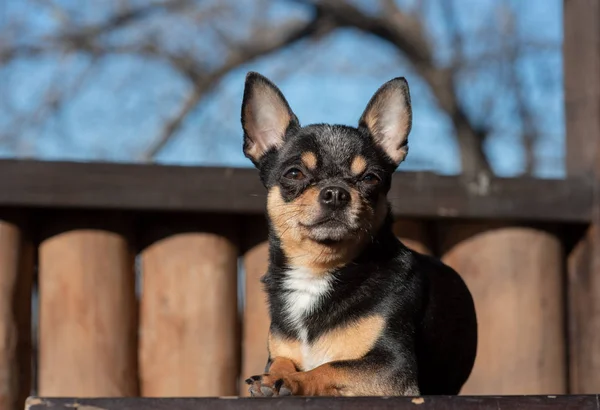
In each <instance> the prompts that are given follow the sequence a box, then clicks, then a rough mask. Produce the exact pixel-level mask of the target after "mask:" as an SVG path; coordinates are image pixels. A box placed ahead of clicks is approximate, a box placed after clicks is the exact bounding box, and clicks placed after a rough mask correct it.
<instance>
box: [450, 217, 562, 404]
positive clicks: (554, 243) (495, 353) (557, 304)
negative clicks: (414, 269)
mask: <svg viewBox="0 0 600 410" xmlns="http://www.w3.org/2000/svg"><path fill="white" fill-rule="evenodd" d="M441 245H442V250H443V255H444V256H443V261H444V262H445V263H447V264H448V265H450V266H452V267H453V268H454V269H456V270H457V271H458V272H459V273H460V274H461V276H462V277H463V279H464V280H465V282H466V283H467V286H468V287H469V289H470V291H471V293H472V295H473V298H474V301H475V309H476V311H477V320H478V326H479V341H478V349H477V358H476V361H475V367H474V369H473V372H472V373H471V377H470V378H469V380H468V381H467V383H466V384H465V386H464V388H463V390H462V392H461V393H462V394H467V395H468V394H477V395H480V394H481V395H486V394H503V395H508V394H511V395H512V394H564V393H565V392H566V391H567V390H566V389H567V386H566V384H567V380H566V357H565V356H566V347H565V340H564V335H565V325H564V318H563V310H564V305H563V303H564V298H563V288H562V283H563V252H562V247H561V243H560V241H559V240H558V239H557V238H556V237H555V236H554V235H552V234H550V233H547V232H544V231H540V230H536V229H531V228H522V227H514V226H501V225H496V226H491V225H486V224H478V223H462V224H459V223H456V224H454V223H453V224H450V225H447V226H445V227H444V228H443V229H442V230H441Z"/></svg>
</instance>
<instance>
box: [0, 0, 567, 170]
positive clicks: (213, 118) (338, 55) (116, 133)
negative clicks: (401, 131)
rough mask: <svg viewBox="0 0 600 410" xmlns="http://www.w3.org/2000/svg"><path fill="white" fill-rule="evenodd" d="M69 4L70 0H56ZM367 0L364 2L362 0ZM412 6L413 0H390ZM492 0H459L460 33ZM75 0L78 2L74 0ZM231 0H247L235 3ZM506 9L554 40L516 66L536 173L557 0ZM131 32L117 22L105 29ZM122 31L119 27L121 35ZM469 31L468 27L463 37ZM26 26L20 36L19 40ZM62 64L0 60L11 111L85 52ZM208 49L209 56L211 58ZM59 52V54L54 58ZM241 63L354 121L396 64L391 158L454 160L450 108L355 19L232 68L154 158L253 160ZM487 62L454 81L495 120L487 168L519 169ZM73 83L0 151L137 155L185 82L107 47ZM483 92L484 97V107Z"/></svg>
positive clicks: (278, 10) (554, 60)
mask: <svg viewBox="0 0 600 410" xmlns="http://www.w3.org/2000/svg"><path fill="white" fill-rule="evenodd" d="M63 3H64V4H66V5H71V6H72V5H73V4H74V3H73V0H64V1H63ZM363 3H364V4H366V5H370V4H373V3H368V2H366V3H365V2H363ZM399 3H401V5H402V6H403V7H408V8H410V7H411V3H414V2H413V1H410V0H406V1H401V2H399ZM429 3H430V4H431V5H432V6H431V7H429V8H427V9H426V10H425V17H426V27H427V29H428V31H429V32H430V35H431V41H432V43H433V44H435V45H436V52H437V54H436V57H437V59H438V60H439V61H440V62H441V63H444V62H445V61H446V60H447V59H448V50H449V48H450V47H451V46H452V45H451V44H449V42H448V39H447V37H446V34H445V30H444V28H443V24H442V21H443V16H442V15H441V14H440V13H441V10H440V8H439V7H436V5H435V4H436V2H433V1H432V2H429ZM499 3H500V2H498V1H496V0H461V1H459V2H458V3H457V4H460V6H461V7H460V9H459V10H460V12H459V13H458V17H459V21H460V26H461V27H462V29H463V30H464V31H465V32H467V33H478V32H482V31H484V29H485V28H486V26H488V25H490V24H492V23H493V22H494V19H496V18H497V14H498V9H497V7H498V4H499ZM25 4H26V2H24V1H23V0H8V3H7V6H6V8H5V10H4V13H3V14H4V19H3V20H4V22H5V23H6V22H7V21H8V19H9V18H10V16H11V15H14V14H15V13H17V12H18V13H19V14H20V15H21V16H23V15H24V16H25V17H26V19H28V21H29V25H28V26H27V27H28V30H29V35H30V36H32V37H33V36H35V35H37V34H40V33H45V32H52V30H53V29H54V25H55V23H53V20H52V18H51V17H50V16H49V15H47V14H44V13H43V10H40V9H39V7H38V6H36V7H33V6H32V5H31V4H33V3H28V4H29V5H28V6H27V5H25ZM79 4H80V3H79ZM97 4H98V3H96V6H95V7H91V6H90V7H89V8H86V7H82V8H80V9H76V11H74V13H78V14H77V15H78V16H79V17H80V18H81V19H85V20H86V21H93V20H97V21H101V20H102V18H103V16H102V13H101V12H98V10H100V11H102V9H101V8H99V7H98V6H97ZM240 4H250V3H249V2H248V3H240ZM280 4H281V6H278V7H273V8H272V9H270V11H269V13H268V18H269V20H270V21H277V20H282V19H285V18H289V17H290V16H300V17H301V16H303V15H305V14H306V10H304V9H303V8H302V7H299V6H289V5H288V4H287V3H285V2H282V3H280ZM507 4H509V6H510V7H512V8H513V10H515V12H516V16H517V21H516V25H517V28H516V30H517V31H518V33H519V35H520V36H522V37H524V38H527V39H528V41H532V42H540V43H552V44H555V45H557V47H555V48H554V49H552V50H549V51H544V52H536V53H535V54H534V53H532V54H531V55H528V54H525V55H524V56H523V57H522V58H521V59H520V60H519V62H518V71H519V74H520V76H521V77H522V78H523V81H524V83H525V85H526V96H527V99H528V101H529V102H530V103H531V104H533V105H534V106H535V107H536V119H537V124H538V125H539V127H540V129H541V130H542V134H543V138H541V139H540V140H539V142H538V143H537V145H536V155H537V156H538V158H539V161H538V167H537V168H536V175H537V176H540V177H562V176H564V165H563V163H562V162H563V158H564V112H563V107H562V98H563V96H562V57H561V53H560V44H561V42H562V1H561V0H528V1H521V0H514V1H508V2H507ZM161 24H167V25H168V26H169V30H167V31H165V33H168V35H167V34H165V39H164V41H171V42H173V44H176V43H175V41H176V40H178V39H181V38H182V37H184V36H190V33H189V32H186V29H185V27H184V26H181V27H178V26H177V25H173V24H172V22H166V23H165V22H162V23H161ZM135 35H140V34H139V33H137V34H136V32H135V31H131V32H127V31H125V32H122V33H119V34H118V35H117V36H115V37H114V38H112V39H111V40H110V41H121V40H122V39H123V38H131V37H132V36H135ZM119 36H121V37H119ZM471 37H472V38H471ZM471 37H470V38H469V39H467V40H466V41H465V54H466V55H467V57H474V56H477V55H479V54H481V53H484V52H485V51H486V50H487V49H488V48H491V49H493V46H494V41H495V39H494V38H493V37H492V38H486V39H483V38H477V36H471ZM26 40H27V39H26V38H24V39H23V40H22V41H26ZM190 41H191V42H193V45H194V47H196V48H197V49H198V50H199V51H198V52H199V53H209V54H207V55H209V56H210V58H207V61H208V63H209V64H210V63H211V61H213V62H214V61H218V60H219V58H220V56H221V54H220V50H219V49H218V47H213V46H212V45H213V44H214V41H215V39H214V38H211V37H209V36H208V35H207V34H206V32H205V33H204V34H203V33H202V32H200V33H199V34H198V35H196V37H194V38H192V39H191V40H190ZM66 58H67V59H68V60H67V62H68V64H66V67H67V68H62V69H60V70H57V67H59V66H58V64H57V62H56V59H47V60H35V61H32V60H29V61H20V62H17V63H13V64H11V65H10V66H9V67H7V68H5V69H3V70H1V71H0V90H2V93H4V94H5V95H4V96H3V97H2V98H5V99H7V100H10V105H11V106H14V107H16V109H17V112H27V111H28V110H30V109H31V107H33V106H35V104H36V103H37V101H39V98H40V95H42V94H43V92H44V90H46V89H47V87H48V86H49V85H51V84H53V83H59V84H67V85H68V84H69V83H70V82H72V81H74V78H77V75H78V73H80V72H82V71H83V70H85V69H86V67H87V66H88V64H89V58H87V57H86V56H81V55H71V56H69V57H66ZM211 59H212V60H211ZM63 64H64V60H63ZM248 70H255V71H259V72H261V73H263V74H265V75H267V76H269V77H271V78H272V79H273V80H274V81H275V82H276V83H277V84H278V85H279V86H280V87H281V89H282V91H283V92H284V94H285V95H286V97H287V99H288V101H289V102H290V105H291V106H292V108H293V110H294V111H295V112H296V114H297V115H298V117H299V118H300V121H301V122H302V123H303V124H309V123H315V122H332V123H342V124H349V125H354V124H356V122H357V120H358V118H359V116H360V114H361V112H362V110H363V109H364V107H365V105H366V103H367V101H368V100H369V98H370V97H371V95H372V93H373V92H374V91H375V90H376V89H377V88H378V87H379V86H380V85H381V84H382V83H383V82H385V81H387V80H389V79H391V78H393V77H396V76H405V77H407V78H408V80H409V83H410V86H411V94H412V99H413V109H414V127H413V131H412V133H411V136H410V154H409V156H408V159H407V161H406V162H405V163H404V164H403V165H402V166H401V169H405V170H433V171H435V172H439V173H443V174H456V173H458V172H459V171H460V163H459V155H458V148H457V144H456V141H455V138H454V134H453V129H452V126H451V124H450V122H449V119H448V118H447V117H446V116H445V115H444V114H443V113H442V112H441V111H440V110H439V108H438V107H437V106H436V104H435V100H434V98H433V97H432V95H431V94H430V91H429V89H428V87H427V86H426V85H425V84H424V83H423V81H422V80H421V79H420V77H419V75H418V73H415V72H413V71H412V70H411V69H410V66H409V65H408V64H407V62H406V61H405V60H404V58H403V57H402V55H399V54H398V52H397V51H396V50H395V49H393V48H392V47H391V46H389V45H388V44H385V43H383V42H381V41H379V40H378V39H375V38H373V37H371V36H367V35H365V34H363V33H360V32H357V31H354V30H349V29H345V30H338V31H336V32H335V33H334V34H333V35H331V36H329V37H327V38H325V39H323V40H321V41H320V42H318V43H315V44H312V43H306V42H305V43H300V44H297V45H295V46H293V47H291V48H289V49H286V50H283V51H281V52H279V53H276V54H274V55H272V56H269V57H267V58H264V59H261V60H259V61H256V62H253V63H252V64H248V65H246V66H243V67H240V68H239V69H237V70H235V71H233V72H231V73H230V74H229V75H228V76H226V77H225V78H224V79H223V81H222V82H221V83H220V84H219V86H218V87H217V88H216V89H215V90H214V92H213V93H211V95H210V96H208V98H205V100H204V101H203V102H202V103H201V104H200V105H199V106H198V107H197V108H196V109H195V110H194V112H193V113H192V115H190V116H189V118H188V119H187V121H186V122H185V124H184V126H183V128H182V130H181V131H180V132H179V133H178V134H177V136H176V138H174V139H173V141H172V143H170V144H169V145H168V146H167V147H166V148H165V149H164V150H163V151H162V152H161V153H160V155H159V156H158V158H157V161H158V162H160V163H168V164H185V165H225V166H235V167H246V166H251V164H250V163H249V161H248V160H246V159H245V158H244V157H243V154H242V151H241V127H240V123H239V111H240V106H239V105H240V101H241V95H242V91H243V81H244V76H245V73H246V72H247V71H248ZM497 73H498V69H497V68H494V67H492V68H490V69H486V68H485V67H484V69H478V70H476V72H473V73H470V74H469V75H468V76H466V77H465V79H464V81H462V82H461V85H460V87H459V90H460V92H461V93H462V94H463V95H464V96H465V98H466V101H467V106H468V107H471V109H472V111H473V112H475V113H477V115H478V116H481V119H482V121H492V123H493V124H494V131H493V132H492V134H491V135H490V137H489V139H488V141H487V143H486V146H485V149H486V152H487V153H488V154H489V155H490V158H491V160H492V165H493V167H494V170H495V172H496V173H497V174H499V175H502V176H512V175H517V174H519V173H520V172H521V171H522V169H523V166H524V153H523V150H522V147H521V144H520V140H519V136H520V130H521V128H520V124H518V123H517V122H516V121H515V119H514V115H513V114H512V112H513V111H512V106H511V104H512V102H511V98H510V96H507V95H506V93H505V90H504V89H503V88H502V86H501V84H498V82H497V81H496V75H497ZM88 78H89V79H88V80H87V81H86V85H85V86H84V87H82V89H81V91H80V92H78V93H77V94H76V95H75V96H74V97H73V98H72V99H71V100H70V103H69V104H67V105H66V106H65V107H64V109H63V110H61V111H60V112H59V113H58V115H56V116H55V117H53V118H52V119H51V120H49V121H47V122H46V123H44V124H43V126H39V127H29V128H28V129H26V130H24V131H23V132H22V134H21V135H20V136H19V144H18V147H17V149H16V150H15V149H10V150H8V149H6V148H4V149H2V148H1V146H0V155H3V156H9V157H14V156H18V157H33V158H42V159H48V160H58V159H61V160H62V159H68V160H77V161H90V160H93V161H120V162H135V161H136V160H137V157H138V155H139V153H140V152H141V151H142V150H143V149H144V147H147V146H148V144H149V143H150V142H151V141H152V140H153V138H155V137H156V135H157V133H158V129H159V126H160V124H161V122H162V121H164V120H165V119H166V118H168V116H169V115H171V114H172V113H173V112H174V111H175V110H176V108H177V107H178V105H179V104H180V103H181V100H182V98H184V96H185V94H186V92H187V91H188V85H187V83H186V81H185V80H184V79H182V78H181V77H180V76H179V75H178V74H177V73H175V72H173V70H172V69H171V68H170V67H168V66H166V65H164V64H162V63H158V62H148V61H147V60H144V59H142V58H139V57H131V56H123V55H119V56H112V57H107V58H104V59H102V60H100V62H98V63H97V65H96V66H95V67H94V68H93V69H92V72H91V73H89V75H88ZM482 95H485V96H486V101H491V102H490V104H492V105H493V107H494V108H493V109H490V110H489V112H486V111H485V110H483V111H482V109H481V107H480V105H481V101H482ZM11 115H12V114H10V113H8V114H7V111H6V110H5V111H4V114H1V113H0V127H2V126H8V124H10V122H11V119H13V117H11Z"/></svg>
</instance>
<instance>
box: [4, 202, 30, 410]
mask: <svg viewBox="0 0 600 410" xmlns="http://www.w3.org/2000/svg"><path fill="white" fill-rule="evenodd" d="M33 258H34V254H33V245H32V242H31V238H30V237H29V235H27V233H26V232H25V230H24V223H23V220H22V219H21V218H20V217H19V215H14V214H12V213H11V214H8V213H7V212H5V211H0V409H6V410H11V409H15V410H16V409H18V408H22V406H23V404H24V402H25V399H26V398H27V396H28V395H29V392H30V388H31V292H32V279H33V263H34V260H33Z"/></svg>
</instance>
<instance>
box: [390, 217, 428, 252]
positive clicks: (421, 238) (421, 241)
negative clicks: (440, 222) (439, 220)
mask: <svg viewBox="0 0 600 410" xmlns="http://www.w3.org/2000/svg"><path fill="white" fill-rule="evenodd" d="M394 234H395V235H396V236H397V237H398V238H399V239H400V240H401V241H402V243H403V244H404V245H406V246H408V247H409V248H410V249H413V250H415V251H417V252H419V253H423V254H425V255H431V254H432V252H431V249H432V240H431V239H432V238H431V237H430V235H429V227H428V225H427V223H426V222H425V221H421V220H415V219H406V218H400V219H397V220H396V221H394Z"/></svg>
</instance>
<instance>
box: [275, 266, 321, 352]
mask: <svg viewBox="0 0 600 410" xmlns="http://www.w3.org/2000/svg"><path fill="white" fill-rule="evenodd" d="M284 287H285V289H286V290H287V291H288V293H287V294H286V300H285V310H286V314H287V318H288V321H289V323H290V325H292V326H293V327H294V328H295V329H296V330H298V332H299V333H300V338H301V339H302V340H303V341H306V329H304V323H303V322H304V319H305V318H306V317H307V316H308V315H310V313H311V312H313V311H314V309H315V308H316V307H317V306H318V305H319V303H320V302H321V300H322V299H323V297H324V296H325V295H327V294H328V293H329V292H330V290H331V277H330V276H327V275H326V276H321V275H315V274H314V273H313V272H311V271H310V270H309V269H306V268H296V269H292V270H290V271H288V272H287V277H286V278H285V282H284Z"/></svg>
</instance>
